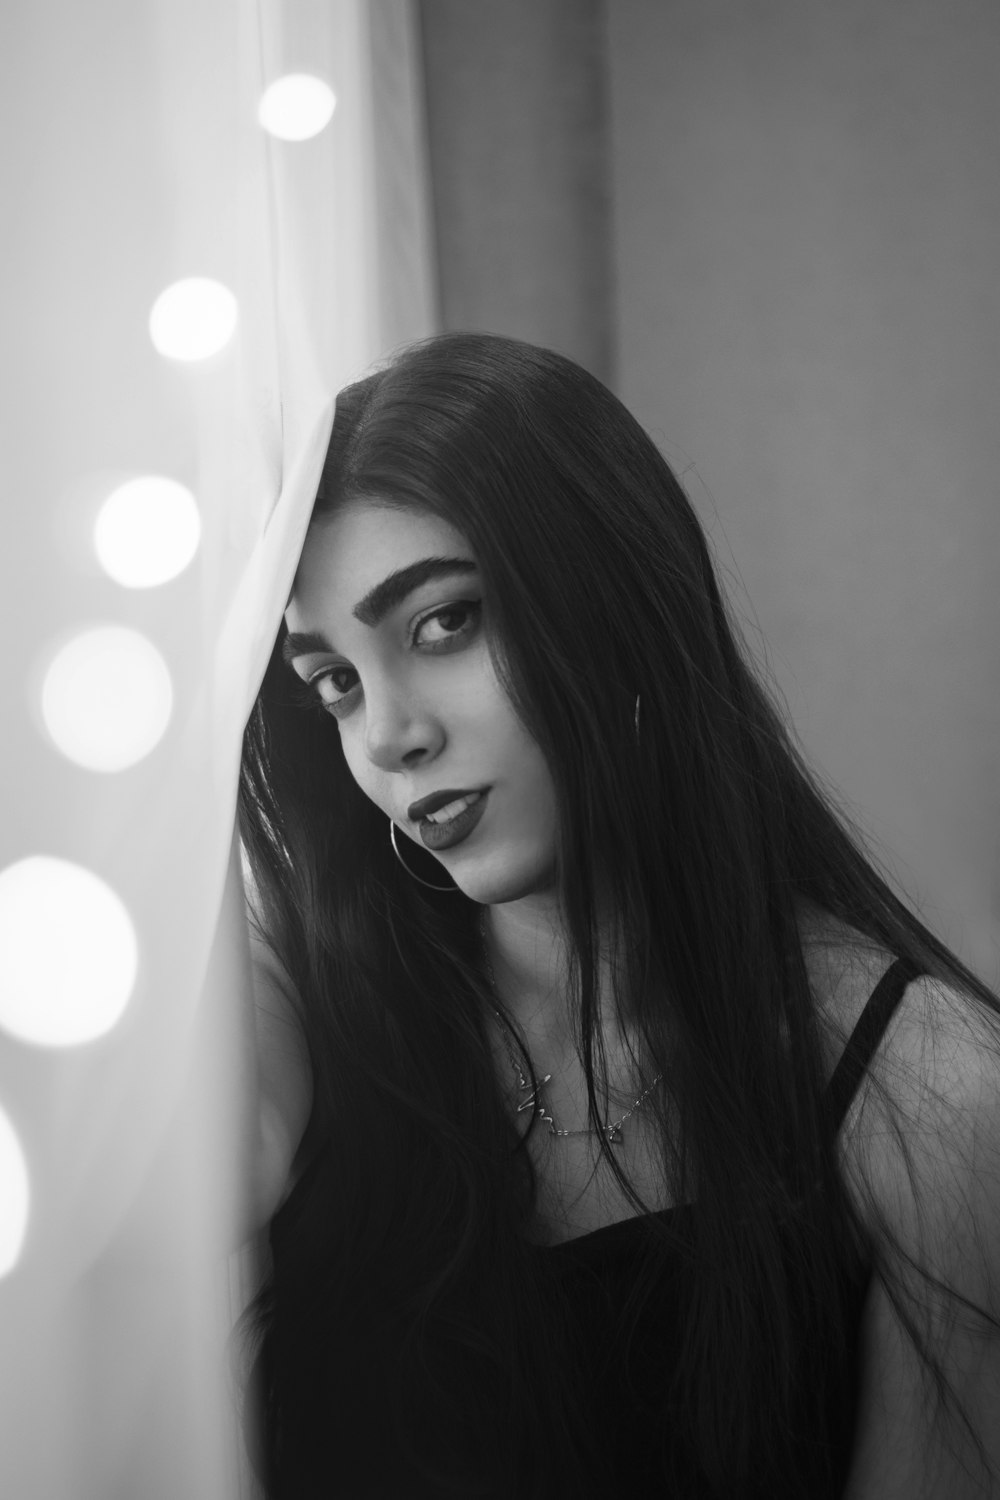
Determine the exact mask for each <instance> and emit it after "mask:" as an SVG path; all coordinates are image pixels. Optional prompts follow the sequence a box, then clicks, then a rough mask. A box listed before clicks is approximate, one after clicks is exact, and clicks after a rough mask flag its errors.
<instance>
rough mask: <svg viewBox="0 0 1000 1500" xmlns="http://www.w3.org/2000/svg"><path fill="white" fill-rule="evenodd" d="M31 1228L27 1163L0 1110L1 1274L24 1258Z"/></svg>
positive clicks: (19, 1144) (8, 1123)
mask: <svg viewBox="0 0 1000 1500" xmlns="http://www.w3.org/2000/svg"><path fill="white" fill-rule="evenodd" d="M27 1227H28V1164H27V1162H26V1161H25V1159H24V1152H23V1151H22V1150H21V1143H20V1141H19V1140H18V1138H17V1132H16V1131H15V1129H14V1127H13V1125H12V1124H11V1123H10V1120H9V1119H8V1118H7V1116H6V1114H5V1113H4V1111H3V1110H2V1109H0V1276H6V1275H7V1272H8V1271H11V1270H13V1268H14V1267H15V1266H16V1265H17V1262H18V1260H19V1259H20V1257H21V1246H22V1245H23V1244H24V1232H25V1230H26V1228H27Z"/></svg>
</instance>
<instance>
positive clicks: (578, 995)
mask: <svg viewBox="0 0 1000 1500" xmlns="http://www.w3.org/2000/svg"><path fill="white" fill-rule="evenodd" d="M304 709H305V710H307V711H303V710H304ZM442 804H444V805H442ZM240 819H241V822H240V826H241V833H242V837H243V840H244V844H245V847H246V850H247V853H248V856H249V860H250V865H251V867H252V872H253V876H254V884H255V896H254V903H253V904H254V918H255V925H256V928H257V937H256V938H255V949H256V952H257V956H258V964H259V975H260V984H261V995H262V997H263V999H262V1012H263V1013H266V1014H270V1016H271V1017H272V1020H271V1022H270V1023H269V1024H270V1025H271V1027H272V1031H271V1032H269V1033H268V1035H271V1036H274V1037H277V1036H278V1035H279V1033H280V1034H281V1035H284V1036H285V1037H286V1038H287V1039H288V1040H289V1045H288V1046H286V1047H284V1050H282V1048H280V1047H278V1046H277V1045H275V1046H274V1047H272V1048H268V1047H266V1046H265V1047H264V1048H263V1050H262V1070H263V1076H264V1086H263V1088H264V1096H265V1105H266V1107H267V1109H268V1110H269V1119H270V1130H269V1132H267V1133H266V1134H267V1138H268V1139H269V1140H270V1141H271V1143H272V1149H271V1151H270V1156H269V1161H270V1162H271V1166H270V1167H269V1169H268V1172H267V1173H266V1174H265V1175H266V1177H267V1181H268V1183H269V1184H270V1186H269V1189H268V1191H267V1192H265V1194H264V1197H263V1198H262V1200H261V1202H262V1207H261V1216H262V1217H266V1216H267V1217H269V1216H270V1215H271V1214H272V1213H273V1217H271V1219H270V1228H269V1245H270V1250H271V1260H272V1264H271V1269H270V1271H269V1275H268V1278H267V1280H266V1282H265V1285H264V1287H263V1290H262V1292H261V1294H260V1296H259V1298H258V1299H257V1301H256V1303H255V1305H254V1306H253V1307H252V1309H251V1315H250V1317H249V1319H248V1322H249V1323H250V1325H251V1328H252V1331H253V1332H254V1334H255V1335H256V1338H257V1352H258V1354H259V1358H258V1359H257V1361H256V1364H255V1369H254V1382H253V1388H254V1392H255V1395H256V1398H257V1408H256V1409H257V1412H258V1414H259V1418H260V1421H259V1427H260V1433H259V1451H258V1455H257V1461H258V1463H259V1465H260V1468H261V1471H262V1473H264V1474H265V1475H266V1479H267V1485H268V1493H269V1494H272V1495H274V1496H281V1497H284V1496H290V1497H291V1496H294V1497H295V1500H306V1497H309V1496H313V1495H317V1496H318V1495H323V1496H327V1495H337V1496H345V1497H346V1496H369V1495H372V1496H399V1497H407V1500H409V1497H415V1496H423V1495H428V1496H430V1495H433V1496H443V1495H461V1496H472V1495H484V1496H485V1495H490V1496H494V1495H495V1496H515V1495H516V1496H529V1495H531V1496H534V1495H537V1496H546V1497H550V1496H554V1495H574V1496H580V1495H600V1496H618V1495H626V1494H627V1495H639V1494H652V1493H663V1494H676V1495H681V1496H685V1497H688V1496H708V1495H713V1496H715V1495H718V1496H725V1497H736V1496H740V1497H742V1496H750V1495H761V1496H763V1495H767V1496H776V1495H795V1496H797V1497H801V1496H834V1495H840V1494H844V1493H847V1494H849V1495H850V1496H851V1497H852V1500H865V1497H867V1496H875V1495H879V1496H881V1497H885V1496H902V1495H904V1494H905V1495H907V1496H910V1495H917V1494H921V1493H926V1494H928V1495H934V1496H944V1495H948V1496H949V1497H955V1496H964V1495H966V1494H968V1495H972V1494H977V1495H978V1494H981V1493H984V1491H983V1490H982V1489H980V1488H975V1487H974V1486H975V1485H976V1484H977V1483H980V1484H981V1483H982V1482H983V1478H982V1476H983V1474H984V1473H986V1472H988V1471H989V1469H990V1467H991V1466H992V1468H993V1470H994V1472H1000V1453H998V1450H997V1446H996V1442H997V1438H996V1428H998V1427H1000V1422H997V1423H996V1424H994V1423H992V1422H991V1420H990V1413H991V1411H992V1412H993V1413H994V1414H995V1413H996V1412H997V1411H1000V1405H998V1404H996V1403H997V1394H998V1392H1000V1376H998V1373H997V1371H998V1356H997V1352H996V1341H995V1339H994V1341H993V1343H992V1344H991V1343H990V1342H989V1337H990V1336H991V1335H994V1333H995V1330H997V1329H998V1328H1000V1323H998V1322H997V1320H996V1318H995V1316H994V1314H995V1311H996V1298H995V1296H994V1297H993V1300H992V1301H990V1294H991V1292H994V1291H995V1289H994V1288H991V1286H990V1284H989V1277H990V1273H991V1272H994V1271H996V1270H998V1269H1000V1267H998V1265H997V1261H998V1259H1000V1251H998V1247H1000V1232H996V1233H995V1232H994V1231H998V1230H1000V1224H998V1220H1000V1202H998V1198H1000V1192H998V1184H1000V1172H998V1169H997V1154H998V1139H1000V1129H998V1123H997V1122H998V1116H1000V1108H998V1090H997V1078H998V1068H997V1056H998V1048H997V1027H996V1024H995V1023H996V1018H997V1016H998V1014H1000V1005H998V1002H997V1000H996V998H995V997H994V996H993V995H992V993H991V992H990V991H989V990H988V989H987V988H986V987H985V986H984V985H983V984H982V983H981V982H980V981H979V980H978V979H977V978H976V977H975V976H974V975H973V974H972V973H970V972H969V970H968V969H967V968H965V967H964V966H963V965H962V964H961V963H960V962H959V961H958V959H957V958H956V957H955V956H954V955H953V954H952V953H950V952H949V951H948V950H947V949H946V948H945V947H944V946H943V945H942V944H941V943H940V942H938V940H937V939H936V938H935V937H934V936H933V935H932V934H931V933H930V932H929V931H928V930H927V928H926V927H924V926H923V925H922V924H921V923H920V922H919V921H918V920H917V918H916V917H915V916H914V915H913V914H912V913H911V912H910V911H909V910H908V909H907V908H906V906H905V905H903V904H902V903H901V902H900V901H899V900H898V899H897V898H896V897H895V896H894V895H893V894H892V892H891V891H890V889H889V887H888V885H887V883H886V881H885V880H884V879H883V878H881V876H880V875H879V874H878V873H877V872H876V870H875V868H874V867H873V864H872V862H871V860H870V858H869V857H868V856H867V855H866V854H865V853H863V852H862V849H861V842H860V839H859V837H858V836H857V835H856V834H853V833H851V832H849V831H848V825H847V820H846V819H845V818H844V816H843V815H842V814H840V813H838V812H836V811H834V809H833V806H832V800H831V798H830V796H829V794H828V793H826V792H823V791H821V790H820V789H819V787H818V785H817V782H816V780H815V779H814V777H813V776H812V775H811V773H810V772H809V770H808V769H807V767H806V766H805V764H804V763H803V760H802V758H801V757H800V755H799V753H798V751H797V749H796V748H795V746H794V744H793V742H792V740H791V738H790V736H789V733H788V731H787V730H786V729H785V727H784V726H783V724H782V721H781V719H780V717H779V716H778V714H777V713H776V711H775V709H774V708H773V707H772V705H771V702H770V700H769V698H768V696H767V694H766V692H765V690H764V689H763V688H762V686H761V685H760V683H759V682H758V681H757V679H756V677H755V676H754V674H753V672H752V670H751V667H750V665H749V664H748V660H747V657H746V655H745V653H744V652H742V651H741V650H740V649H739V647H738V645H737V636H736V633H735V631H734V627H733V625H732V623H731V622H730V621H729V619H728V618H727V614H726V609H725V606H724V604H723V601H722V598H721V596H720V593H719V589H718V586H717V584H716V581H715V578H714V574H713V569H712V564H711V561H710V558H709V554H708V551H707V548H706V544H705V540H704V537H703V534H702V532H701V529H700V527H699V524H698V522H697V519H696V517H695V515H694V512H693V510H692V508H691V506H690V504H689V503H688V501H687V499H686V498H685V496H684V494H683V492H682V491H681V489H680V487H679V485H678V484H677V482H676V480H675V479H674V477H673V475H672V474H671V472H670V470H669V468H668V467H667V465H666V464H665V462H664V461H663V459H662V458H661V456H660V454H659V453H658V452H657V450H656V448H655V447H654V445H653V444H652V442H651V441H650V439H649V438H648V437H647V435H646V434H645V433H644V432H643V430H642V429H641V428H640V427H639V425H638V424H637V423H636V422H635V421H634V419H633V418H632V417H631V416H630V415H629V414H628V412H627V411H626V410H625V409H624V408H623V407H622V405H621V404H620V403H619V402H618V401H617V400H616V399H615V398H614V397H613V396H612V395H611V394H610V393H609V392H608V391H607V390H606V389H605V388H604V387H603V386H602V385H601V384H600V383H599V382H598V381H596V380H595V379H593V378H592V377H590V376H589V375H587V374H586V373H585V372H584V371H582V370H581V369H579V368H577V367H576V366H575V365H573V364H572V363H571V362H570V361H568V360H566V359H564V358H561V357H560V356H558V355H555V354H552V353H549V352H547V351H545V350H541V349H536V348H533V347H531V346H529V345H526V344H521V343H517V342H515V341H513V340H509V339H503V338H498V337H492V336H485V335H445V336H442V337H440V338H436V339H431V340H429V341H427V342H425V343H423V344H420V345H417V346H414V347H412V348H410V349H408V350H406V351H404V352H403V353H402V355H400V356H399V357H397V358H396V359H395V360H394V361H393V362H392V363H391V364H390V365H389V366H388V368H386V369H383V370H381V371H379V372H378V373H376V374H374V375H371V376H369V377H368V378H367V379H365V380H362V381H360V382H359V383H358V384H356V385H354V386H351V387H349V388H348V389H347V390H345V391H344V392H342V394H341V396H340V398H339V399H338V402H337V410H336V417H335V421H334V427H333V435H332V438H331V442H330V448H329V454H328V457H327V461H326V465H325V468H324V472H323V478H322V482H321V485H320V490H319V494H318V496H317V499H316V506H315V511H314V514H313V518H312V523H311V526H310V529H309V533H308V537H307V540H306V543H305V547H304V550H303V553H302V557H301V561H300V565H299V570H298V573H297V575H296V579H295V584H294V588H293V592H292V595H291V598H290V600H289V604H288V608H287V611H286V616H285V620H284V622H283V625H282V628H281V631H280V633H279V636H278V639H277V640H276V642H275V646H274V651H273V654H272V658H271V662H270V665H269V668H268V671H267V674H266V677H265V680H264V683H263V685H262V688H261V691H260V695H259V698H258V701H257V704H256V706H255V709H254V713H253V715H252V717H251V720H250V723H249V724H248V726H247V732H246V739H245V753H244V759H243V774H242V785H241V804H240ZM282 1026H284V1027H285V1028H286V1029H285V1030H284V1031H283V1032H282V1031H281V1028H282ZM295 1038H299V1039H300V1040H299V1041H298V1042H297V1043H296V1042H295V1040H294V1039H295ZM849 1039H850V1042H849ZM848 1042H849V1045H848ZM296 1049H298V1050H296ZM307 1118H308V1123H306V1121H307ZM293 1156H294V1162H293V1160H292V1158H293ZM268 1195H269V1196H268ZM264 1199H267V1201H266V1202H265V1201H264ZM991 1216H992V1217H991ZM991 1236H992V1243H991ZM963 1299H964V1300H963ZM956 1314H957V1315H958V1321H959V1324H960V1327H959V1328H958V1330H956V1328H955V1327H954V1323H955V1315H956ZM949 1319H950V1322H949ZM991 1351H992V1352H991ZM973 1369H974V1370H975V1372H976V1373H975V1376H974V1377H973V1375H972V1374H971V1373H970V1372H972V1371H973ZM921 1372H924V1373H926V1374H927V1376H928V1380H927V1385H926V1390H924V1389H922V1388H921V1387H920V1384H919V1382H918V1380H917V1376H918V1375H920V1374H921ZM990 1382H993V1383H992V1385H991V1384H990ZM922 1402H923V1404H921V1403H922ZM990 1403H994V1405H992V1406H991V1404H990ZM990 1444H992V1447H991V1446H990ZM977 1466H982V1467H977ZM966 1470H968V1476H969V1477H966ZM937 1473H939V1474H940V1476H941V1477H939V1478H937V1479H933V1485H936V1486H937V1487H936V1488H935V1487H931V1488H928V1489H926V1490H922V1489H920V1488H919V1485H920V1484H922V1483H924V1481H925V1480H928V1482H930V1480H929V1476H933V1475H934V1474H937ZM963 1485H965V1486H967V1488H962V1486H963ZM671 1486H672V1487H671ZM986 1493H988V1491H986Z"/></svg>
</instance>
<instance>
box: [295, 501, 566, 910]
mask: <svg viewBox="0 0 1000 1500" xmlns="http://www.w3.org/2000/svg"><path fill="white" fill-rule="evenodd" d="M443 559H446V560H449V561H447V562H442V560H443ZM285 621H286V624H287V626H288V629H289V632H290V637H289V643H288V647H287V654H288V657H289V660H290V662H291V666H292V668H293V670H294V671H295V672H296V673H297V674H298V676H299V677H301V678H302V679H303V681H305V682H308V683H310V684H311V685H312V687H313V689H314V691H315V692H316V694H317V697H318V698H319V699H321V700H322V702H323V703H324V705H325V706H326V709H327V712H328V713H329V714H330V715H331V716H332V717H333V718H335V719H336V721H337V726H338V729H339V731H340V742H341V745H342V747H343V751H344V756H345V758H346V760H347V764H348V766H349V768H350V771H351V774H352V776H353V777H354V779H355V781H356V782H357V784H358V786H359V787H360V788H361V790H362V791H363V792H364V793H365V795H366V796H367V797H370V798H371V800H372V801H373V802H374V803H375V804H376V806H378V807H380V808H381V809H382V811H383V812H384V813H385V814H386V815H387V817H389V818H392V819H393V820H394V822H395V823H396V825H397V828H398V829H399V830H401V831H402V832H403V833H405V834H406V835H407V837H409V838H411V839H413V840H414V841H415V842H416V843H418V844H424V839H423V838H422V837H421V828H423V829H424V832H425V833H426V836H427V838H428V840H434V839H437V840H438V842H439V843H440V842H441V841H443V840H447V839H448V838H449V837H454V838H455V839H456V842H454V843H452V844H451V846H450V847H437V848H435V849H434V850H433V852H434V855H435V858H437V859H438V860H439V861H440V862H441V864H442V865H443V866H444V868H445V869H446V870H447V872H448V874H449V875H451V876H452V878H453V879H454V880H455V882H456V884H457V885H458V886H459V887H460V888H461V889H462V890H463V891H464V892H465V894H466V895H467V896H469V897H471V898H472V899H473V900H475V901H478V902H481V903H483V904H487V903H494V902H506V901H516V900H518V899H520V898H522V897H524V896H530V895H533V894H540V893H543V892H546V893H547V892H551V891H552V889H553V887H554V885H555V850H556V811H555V790H554V787H553V784H552V779H551V777H550V775H549V771H548V767H547V765H546V762H545V760H544V758H543V756H542V753H541V751H540V749H539V748H538V745H537V744H536V743H535V741H534V740H533V739H532V738H531V737H530V736H529V734H528V732H527V730H526V729H525V728H524V726H523V725H522V723H521V722H520V720H519V719H518V718H517V716H516V715H515V713H514V711H513V709H512V707H511V705H510V703H509V701H508V700H507V698H506V696H505V694H504V693H503V691H502V689H501V687H500V683H499V681H498V680H497V677H496V674H495V673H494V670H493V664H492V661H491V659H490V654H489V650H488V647H487V644H486V633H485V630H484V621H483V589H482V585H481V583H480V578H479V573H478V570H477V569H476V566H475V559H474V558H473V556H472V551H471V549H470V547H469V545H468V543H467V542H466V541H465V539H464V537H463V536H462V535H461V533H460V532H458V531H456V530H454V528H453V527H452V526H450V525H449V524H448V523H447V522H446V521H443V520H440V519H438V518H437V517H436V516H432V515H429V514H427V513H423V512H416V511H401V510H396V509H389V508H388V507H386V506H381V505H379V504H378V503H377V502H373V501H367V500H365V501H352V502H349V503H348V504H346V505H344V506H343V507H342V508H341V509H339V510H338V511H337V512H336V513H335V514H334V515H332V516H330V517H324V518H321V519H320V520H318V521H316V522H314V523H313V525H312V526H310V528H309V531H308V534H307V537H306V543H305V547H304V548H303V552H302V557H301V559H300V562H299V568H298V572H297V574H296V577H295V584H294V587H293V591H292V596H291V599H290V600H289V604H288V608H287V610H286V613H285ZM483 788H485V789H487V792H486V795H485V796H484V797H482V798H481V799H480V801H479V802H478V804H476V809H475V810H473V809H472V808H470V813H469V816H467V817H463V818H462V819H461V821H459V822H458V823H456V824H455V825H454V826H452V827H451V828H450V829H449V823H448V822H444V823H440V824H438V829H437V832H436V833H435V832H434V830H433V829H431V828H430V826H429V825H428V824H426V823H423V822H422V821H421V820H420V818H419V817H417V818H416V819H412V818H411V817H410V816H409V813H408V809H409V808H410V807H411V806H412V804H413V803H414V802H417V801H419V800H420V799H422V798H425V797H428V796H430V795H431V794H432V793H438V792H443V791H452V790H453V791H454V792H455V793H456V796H460V795H461V794H462V793H463V792H473V791H478V790H480V789H483ZM449 800H450V799H449ZM470 823H471V825H472V826H471V828H470V831H468V832H467V833H466V834H465V836H464V837H462V831H463V826H464V825H467V824H470ZM385 836H386V838H388V837H389V826H388V824H386V830H385ZM396 841H397V843H398V844H399V846H400V850H401V852H402V854H403V856H404V858H405V857H406V844H405V843H404V842H403V841H402V840H401V839H400V837H399V834H398V833H397V835H396ZM411 863H412V861H411ZM419 869H420V873H421V874H423V875H424V876H425V878H433V876H429V875H428V874H427V870H428V866H427V865H426V863H425V864H422V865H420V866H419ZM442 883H443V882H442Z"/></svg>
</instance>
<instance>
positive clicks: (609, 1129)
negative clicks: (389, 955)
mask: <svg viewBox="0 0 1000 1500" xmlns="http://www.w3.org/2000/svg"><path fill="white" fill-rule="evenodd" d="M479 933H480V936H481V937H482V940H483V956H484V957H485V959H486V972H487V973H488V974H489V978H490V988H491V989H492V990H493V993H494V995H495V994H496V993H497V982H496V976H495V975H494V973H493V964H492V963H491V961H490V950H489V945H488V943H487V941H486V917H485V915H482V916H481V917H480V918H479ZM493 1014H494V1015H495V1016H496V1018H497V1021H498V1022H499V1025H500V1032H501V1035H502V1036H503V1042H504V1046H505V1047H506V1049H507V1056H508V1057H509V1058H510V1060H511V1064H512V1066H513V1068H514V1072H515V1073H516V1074H517V1081H518V1089H519V1091H520V1092H521V1093H522V1094H526V1095H527V1098H525V1099H524V1100H522V1102H521V1103H520V1104H519V1105H518V1106H517V1112H518V1114H521V1113H522V1112H523V1111H524V1110H526V1109H530V1110H532V1111H533V1113H534V1114H535V1115H537V1116H538V1118H539V1119H540V1120H542V1121H544V1123H545V1124H546V1125H548V1127H549V1135H558V1136H568V1135H596V1134H597V1132H596V1131H595V1130H594V1128H593V1126H592V1125H591V1126H588V1127H587V1128H586V1129H585V1130H558V1129H557V1128H556V1122H555V1120H554V1119H553V1118H552V1116H551V1114H550V1113H549V1111H548V1110H547V1109H546V1107H545V1105H544V1103H543V1102H542V1100H541V1099H539V1097H538V1095H539V1093H540V1092H541V1090H542V1089H543V1088H544V1087H545V1085H546V1084H547V1083H548V1082H549V1081H550V1079H551V1078H552V1074H551V1073H546V1075H545V1077H544V1078H541V1079H539V1081H538V1086H537V1088H536V1087H535V1085H534V1084H532V1082H531V1079H530V1078H526V1077H525V1075H524V1069H523V1068H522V1067H521V1064H520V1062H519V1061H518V1059H517V1055H516V1053H515V1052H514V1049H513V1048H512V1047H511V1045H510V1040H509V1038H508V1036H507V1028H506V1027H505V1026H504V1023H503V1017H502V1016H501V1014H500V1012H499V1011H498V1010H497V1008H496V1006H494V1007H493ZM662 1077H663V1074H662V1073H657V1075H656V1077H655V1078H654V1079H653V1081H652V1083H651V1084H650V1085H649V1088H648V1089H645V1090H644V1092H643V1093H641V1094H640V1095H639V1097H638V1099H637V1100H636V1101H635V1103H634V1104H633V1105H632V1107H631V1108H630V1109H627V1110H626V1111H625V1113H624V1114H623V1115H622V1117H621V1119H620V1120H618V1121H617V1122H616V1123H615V1124H614V1125H602V1126H601V1128H600V1133H601V1134H602V1135H604V1136H607V1139H608V1142H609V1144H610V1145H612V1146H620V1145H622V1143H623V1141H624V1137H623V1136H622V1126H623V1125H624V1124H625V1121H626V1120H627V1119H628V1117H629V1115H631V1114H632V1113H633V1112H634V1111H635V1110H637V1109H638V1108H639V1106H640V1104H642V1102H643V1100H644V1099H645V1098H646V1097H647V1095H649V1094H651V1093H652V1091H653V1089H655V1087H656V1085H657V1084H658V1083H659V1081H660V1079H661V1078H662Z"/></svg>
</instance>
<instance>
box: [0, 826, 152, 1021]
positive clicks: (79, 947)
mask: <svg viewBox="0 0 1000 1500" xmlns="http://www.w3.org/2000/svg"><path fill="white" fill-rule="evenodd" d="M137 965H138V945H137V942H136V936H135V929H134V927H133V925H132V921H131V919H130V917H129V914H128V912H127V911H126V910H125V907H124V905H123V904H122V902H121V900H120V899H119V897H118V896H116V895H115V893H114V891H113V890H112V889H111V888H110V886H108V885H106V884H105V882H104V881H103V880H101V879H100V878H99V877H98V876H97V875H95V874H93V872H92V871H90V870H85V869H83V867H82V866H81V865H75V864H71V863H70V862H69V861H68V860H64V859H54V858H50V857H49V856H47V855H41V854H36V855H31V856H30V857H29V858H27V859H22V860H19V861H18V863H17V864H14V865H8V867H7V869H5V870H3V871H2V872H0V1027H3V1029H4V1030H5V1031H8V1032H9V1033H10V1034H11V1036H14V1037H16V1038H17V1039H18V1040H19V1041H23V1042H33V1043H35V1044H36V1045H38V1046H42V1047H72V1046H76V1045H78V1044H79V1043H81V1042H90V1041H93V1040H94V1038H95V1037H99V1036H103V1035H104V1034H105V1033H106V1032H108V1031H110V1030H111V1028H112V1027H113V1026H114V1025H116V1024H117V1022H118V1020H119V1018H120V1017H121V1014H122V1012H123V1011H124V1009H125V1007H126V1005H127V1004H128V1001H129V997H130V995H131V994H132V989H133V987H134V985H135V977H136V970H137Z"/></svg>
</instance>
